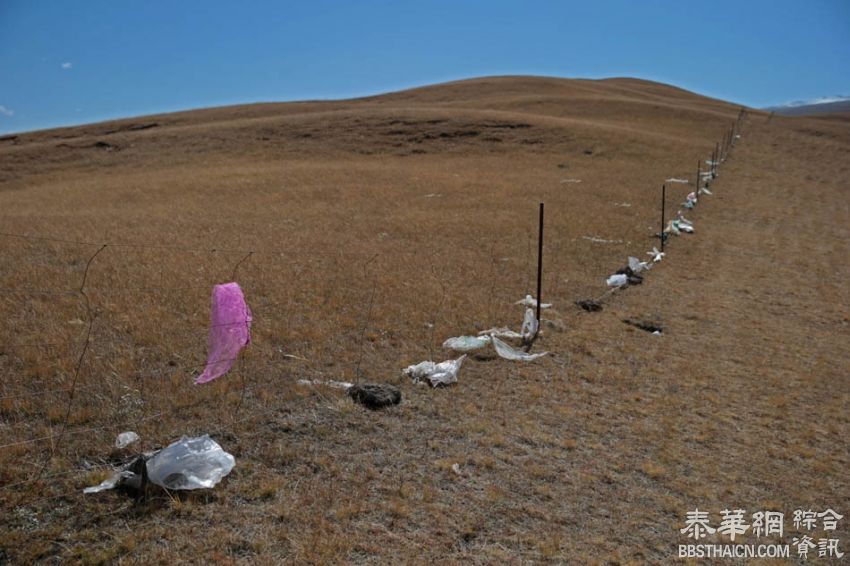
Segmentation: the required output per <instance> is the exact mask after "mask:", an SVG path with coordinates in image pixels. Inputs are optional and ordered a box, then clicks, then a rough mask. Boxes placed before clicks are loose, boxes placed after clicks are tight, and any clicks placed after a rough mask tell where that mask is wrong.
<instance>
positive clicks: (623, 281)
mask: <svg viewBox="0 0 850 566" xmlns="http://www.w3.org/2000/svg"><path fill="white" fill-rule="evenodd" d="M605 283H607V284H608V286H609V287H625V286H626V285H628V284H629V277H628V276H627V275H625V274H623V273H616V274H614V275H612V276H611V277H609V278H608V279H606V280H605Z"/></svg>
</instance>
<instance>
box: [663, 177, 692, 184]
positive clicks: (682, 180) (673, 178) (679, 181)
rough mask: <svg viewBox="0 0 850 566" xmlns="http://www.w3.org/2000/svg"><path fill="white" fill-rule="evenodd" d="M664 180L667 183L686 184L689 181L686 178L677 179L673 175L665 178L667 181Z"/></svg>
mask: <svg viewBox="0 0 850 566" xmlns="http://www.w3.org/2000/svg"><path fill="white" fill-rule="evenodd" d="M665 182H667V183H682V184H685V185H687V184H688V182H689V181H688V180H687V179H677V178H675V177H671V178H669V179H667V181H665Z"/></svg>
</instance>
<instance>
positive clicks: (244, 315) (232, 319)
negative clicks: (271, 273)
mask: <svg viewBox="0 0 850 566" xmlns="http://www.w3.org/2000/svg"><path fill="white" fill-rule="evenodd" d="M251 320H252V317H251V309H250V308H249V307H248V304H247V303H246V302H245V296H244V295H243V294H242V289H241V288H240V287H239V284H238V283H224V284H223V285H216V286H215V287H213V292H212V309H211V313H210V334H209V339H208V352H207V364H206V367H205V368H204V372H203V373H202V374H201V375H199V376H198V378H197V379H195V385H198V384H201V383H208V382H210V381H212V380H213V379H216V378H218V377H221V376H222V375H224V374H225V373H227V372H228V371H230V368H232V367H233V364H234V362H235V361H236V358H237V357H238V356H239V352H240V351H241V350H242V348H244V347H245V346H247V345H248V344H249V343H250V342H251Z"/></svg>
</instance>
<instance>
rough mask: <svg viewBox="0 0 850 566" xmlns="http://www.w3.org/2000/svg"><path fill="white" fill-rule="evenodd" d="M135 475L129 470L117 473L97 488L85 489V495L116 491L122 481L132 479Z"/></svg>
mask: <svg viewBox="0 0 850 566" xmlns="http://www.w3.org/2000/svg"><path fill="white" fill-rule="evenodd" d="M135 475H136V474H134V473H133V472H129V471H127V470H122V471H120V472H115V473H114V474H112V476H111V477H110V478H109V479H106V480H103V481H102V482H100V483H99V484H97V485H95V486H92V487H87V488H85V489H84V490H83V493H100V492H101V491H107V490H110V489H115V487H116V486H118V484H119V483H121V481H122V480H125V479H129V478H132V477H133V476H135Z"/></svg>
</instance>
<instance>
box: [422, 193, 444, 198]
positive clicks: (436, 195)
mask: <svg viewBox="0 0 850 566" xmlns="http://www.w3.org/2000/svg"><path fill="white" fill-rule="evenodd" d="M441 196H443V195H441V194H440V193H430V194H427V195H425V198H434V197H441Z"/></svg>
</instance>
